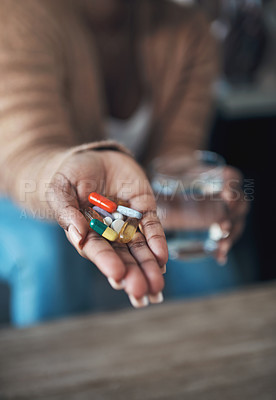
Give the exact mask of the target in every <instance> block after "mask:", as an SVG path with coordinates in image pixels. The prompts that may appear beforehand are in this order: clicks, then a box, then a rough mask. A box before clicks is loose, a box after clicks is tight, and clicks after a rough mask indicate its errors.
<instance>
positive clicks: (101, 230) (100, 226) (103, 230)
mask: <svg viewBox="0 0 276 400" xmlns="http://www.w3.org/2000/svg"><path fill="white" fill-rule="evenodd" d="M90 228H91V229H93V231H95V232H97V233H98V234H99V235H101V236H102V237H104V238H105V239H107V240H109V241H110V242H114V241H115V240H116V239H117V238H118V233H117V232H115V231H114V230H113V229H111V228H109V227H108V226H106V225H105V224H104V223H103V222H101V221H99V220H98V219H91V221H90Z"/></svg>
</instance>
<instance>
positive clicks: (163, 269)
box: [160, 264, 167, 275]
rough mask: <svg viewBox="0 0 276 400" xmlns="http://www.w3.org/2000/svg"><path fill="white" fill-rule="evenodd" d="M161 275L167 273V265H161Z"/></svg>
mask: <svg viewBox="0 0 276 400" xmlns="http://www.w3.org/2000/svg"><path fill="white" fill-rule="evenodd" d="M160 271H161V273H162V274H163V275H164V274H165V273H166V271H167V265H166V264H165V265H163V267H161V268H160Z"/></svg>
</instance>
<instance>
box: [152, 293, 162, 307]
mask: <svg viewBox="0 0 276 400" xmlns="http://www.w3.org/2000/svg"><path fill="white" fill-rule="evenodd" d="M149 301H150V302H151V303H152V304H158V303H162V302H163V301H164V297H163V293H162V292H159V293H157V294H154V295H153V294H150V295H149Z"/></svg>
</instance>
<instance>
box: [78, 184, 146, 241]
mask: <svg viewBox="0 0 276 400" xmlns="http://www.w3.org/2000/svg"><path fill="white" fill-rule="evenodd" d="M88 200H89V202H90V203H91V204H93V208H91V207H89V208H87V209H85V210H83V214H84V216H85V218H86V220H87V221H88V222H89V225H90V228H91V229H93V230H94V231H95V232H97V233H98V234H99V235H101V236H102V237H104V238H105V239H107V240H109V241H110V242H114V241H118V242H120V243H128V242H130V241H131V239H132V238H133V236H134V235H135V232H136V230H137V228H138V225H139V223H140V220H141V218H142V216H143V215H142V214H141V213H140V212H139V211H136V210H133V209H132V208H129V203H128V202H125V201H123V200H120V199H114V198H112V199H111V198H107V197H104V196H102V195H100V194H98V193H96V192H92V193H90V195H89V196H88Z"/></svg>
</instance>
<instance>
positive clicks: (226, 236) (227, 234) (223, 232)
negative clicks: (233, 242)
mask: <svg viewBox="0 0 276 400" xmlns="http://www.w3.org/2000/svg"><path fill="white" fill-rule="evenodd" d="M229 235H230V232H229V231H222V239H226V238H228V236H229Z"/></svg>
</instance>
